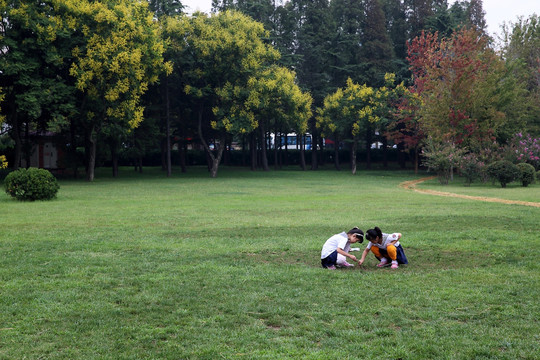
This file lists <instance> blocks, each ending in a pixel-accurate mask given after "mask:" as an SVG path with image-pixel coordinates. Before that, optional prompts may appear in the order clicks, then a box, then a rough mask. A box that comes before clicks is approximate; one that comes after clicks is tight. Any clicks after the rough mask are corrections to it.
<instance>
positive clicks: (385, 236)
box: [367, 233, 399, 249]
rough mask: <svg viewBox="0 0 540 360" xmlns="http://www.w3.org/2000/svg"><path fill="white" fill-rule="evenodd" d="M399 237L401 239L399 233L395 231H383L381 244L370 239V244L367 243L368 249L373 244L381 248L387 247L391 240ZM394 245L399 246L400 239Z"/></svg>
mask: <svg viewBox="0 0 540 360" xmlns="http://www.w3.org/2000/svg"><path fill="white" fill-rule="evenodd" d="M397 239H399V234H398V233H393V234H384V233H383V234H382V242H381V243H380V244H374V243H372V242H371V241H370V242H369V243H368V245H367V249H371V247H372V246H376V247H378V248H379V249H386V246H388V243H389V242H392V241H394V240H397ZM394 245H395V246H398V245H399V241H397V242H396V243H395V244H394Z"/></svg>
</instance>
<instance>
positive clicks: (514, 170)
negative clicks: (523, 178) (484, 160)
mask: <svg viewBox="0 0 540 360" xmlns="http://www.w3.org/2000/svg"><path fill="white" fill-rule="evenodd" d="M487 172H488V175H489V176H490V177H491V178H493V179H495V180H498V181H499V182H500V183H501V187H503V188H505V187H506V184H508V183H511V182H512V181H514V180H517V179H519V176H520V174H521V172H520V170H519V168H518V167H517V166H516V165H515V164H513V163H511V162H510V161H508V160H501V161H495V162H494V163H491V164H490V165H489V166H488V168H487Z"/></svg>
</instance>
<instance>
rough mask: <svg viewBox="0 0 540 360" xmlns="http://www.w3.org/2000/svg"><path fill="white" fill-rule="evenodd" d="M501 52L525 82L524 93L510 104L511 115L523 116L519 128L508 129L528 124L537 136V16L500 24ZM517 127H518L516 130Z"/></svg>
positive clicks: (539, 83) (539, 79) (539, 36)
mask: <svg viewBox="0 0 540 360" xmlns="http://www.w3.org/2000/svg"><path fill="white" fill-rule="evenodd" d="M502 56H503V58H504V59H505V60H506V64H507V66H508V68H509V69H510V71H511V73H512V75H513V76H514V77H515V78H516V79H517V81H519V82H520V83H522V84H523V85H524V88H525V93H524V94H523V96H520V97H519V98H517V99H515V100H514V101H513V102H512V104H513V105H514V106H512V108H513V109H515V110H516V112H518V113H516V112H513V114H512V117H513V118H514V119H522V121H519V122H518V124H519V125H521V127H522V128H521V129H509V131H508V133H509V134H512V135H513V134H515V133H516V132H518V131H522V130H523V128H527V132H530V133H531V134H532V135H533V136H540V16H538V15H534V14H533V15H531V16H529V17H528V18H526V19H525V18H518V20H517V21H516V22H515V23H510V24H508V25H505V26H504V27H503V48H502ZM516 130H517V131H516Z"/></svg>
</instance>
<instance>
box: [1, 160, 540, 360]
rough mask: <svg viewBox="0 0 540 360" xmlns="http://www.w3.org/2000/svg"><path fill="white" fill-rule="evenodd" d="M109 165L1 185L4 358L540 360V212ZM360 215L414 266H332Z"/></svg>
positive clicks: (530, 194) (387, 183)
mask: <svg viewBox="0 0 540 360" xmlns="http://www.w3.org/2000/svg"><path fill="white" fill-rule="evenodd" d="M175 170H177V169H175ZM109 172H110V170H109V169H106V170H103V171H102V172H98V174H97V180H96V181H95V182H93V183H87V182H85V181H83V180H80V181H69V180H64V181H61V183H60V185H61V188H60V191H59V194H58V198H57V199H55V200H53V201H49V202H25V203H23V202H17V201H15V200H12V199H11V198H9V197H8V196H7V195H6V194H5V193H4V192H2V193H0V209H1V216H0V261H1V262H0V307H1V311H0V359H150V358H155V359H157V358H165V359H212V360H214V359H339V358H344V359H370V360H371V359H385V360H388V359H531V360H532V359H539V358H540V237H539V228H540V208H534V207H526V206H520V205H506V204H497V203H485V202H478V201H472V200H466V199H459V198H445V197H438V196H432V195H425V194H419V193H415V192H413V191H407V190H404V189H401V188H399V186H398V185H399V184H400V183H401V182H403V181H407V180H412V179H415V178H419V177H423V176H426V174H425V173H424V174H419V175H414V174H413V173H412V172H404V171H392V172H384V171H360V172H359V173H358V174H357V175H356V176H352V175H350V173H348V172H346V171H342V172H336V171H333V170H327V171H326V170H323V171H317V172H311V171H307V172H301V171H297V170H296V169H295V170H288V171H272V172H268V173H264V172H260V171H259V172H250V171H248V170H244V169H228V168H221V169H220V171H219V174H218V178H217V179H211V178H209V175H208V172H207V171H206V170H205V169H197V168H195V169H189V172H188V173H187V174H181V173H180V172H179V171H178V170H177V171H175V173H174V174H173V176H172V177H171V178H166V177H165V176H164V175H163V173H161V172H160V171H158V170H156V169H147V170H146V172H145V173H144V174H142V175H141V174H136V173H134V172H133V170H132V169H122V171H121V173H120V177H119V178H118V179H112V178H110V177H109ZM427 175H429V174H427ZM418 186H419V187H427V188H434V189H437V190H442V191H456V192H461V193H465V194H471V195H482V196H493V197H500V198H508V199H517V200H526V201H540V185H538V184H535V185H532V186H530V187H529V188H526V189H521V188H519V187H518V186H517V185H516V186H513V185H509V188H507V189H501V188H499V187H491V186H484V185H482V186H480V185H474V184H473V186H472V187H470V188H465V187H463V186H461V185H459V184H457V185H450V186H448V187H441V186H439V185H437V183H436V180H433V181H429V182H427V183H423V184H420V185H418ZM470 192H472V193H470ZM353 226H359V227H360V228H361V229H364V230H366V229H367V228H371V227H373V226H379V227H380V228H381V229H382V230H383V232H401V233H403V238H402V241H401V242H402V244H403V246H404V248H405V252H406V254H407V256H408V258H409V262H410V264H409V265H408V266H401V267H400V268H399V269H398V270H390V269H388V268H386V269H377V268H376V267H375V264H376V260H375V258H374V257H373V256H370V257H369V258H368V261H366V263H365V264H364V265H363V266H362V267H358V266H356V267H355V268H352V269H346V270H337V271H330V270H324V269H322V268H321V267H320V251H321V247H322V245H323V243H324V241H325V240H326V239H327V238H328V237H330V236H331V235H333V234H335V233H338V232H341V231H346V230H349V229H350V228H351V227H353ZM363 245H365V244H362V247H363ZM356 254H359V253H356Z"/></svg>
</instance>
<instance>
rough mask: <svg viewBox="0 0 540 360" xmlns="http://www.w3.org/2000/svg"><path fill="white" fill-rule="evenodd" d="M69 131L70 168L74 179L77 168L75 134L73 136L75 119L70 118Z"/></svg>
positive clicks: (76, 175)
mask: <svg viewBox="0 0 540 360" xmlns="http://www.w3.org/2000/svg"><path fill="white" fill-rule="evenodd" d="M69 132H70V140H71V148H70V152H71V156H72V164H71V166H72V170H73V178H74V179H76V178H77V177H78V172H79V170H78V168H77V160H78V156H77V144H76V136H75V120H74V119H71V120H70V124H69Z"/></svg>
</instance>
